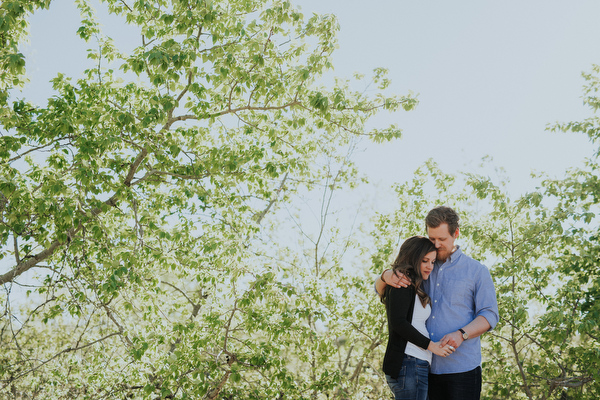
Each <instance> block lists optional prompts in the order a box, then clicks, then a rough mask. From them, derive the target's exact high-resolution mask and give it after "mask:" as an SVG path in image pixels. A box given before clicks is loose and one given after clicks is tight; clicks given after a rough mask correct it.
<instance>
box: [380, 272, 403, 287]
mask: <svg viewBox="0 0 600 400" xmlns="http://www.w3.org/2000/svg"><path fill="white" fill-rule="evenodd" d="M381 275H382V276H383V279H384V283H386V284H388V285H390V286H393V287H395V288H399V287H408V285H410V279H408V277H407V276H406V275H404V274H403V273H402V272H398V271H396V272H395V273H394V270H391V269H387V270H385V272H384V273H383V274H381Z"/></svg>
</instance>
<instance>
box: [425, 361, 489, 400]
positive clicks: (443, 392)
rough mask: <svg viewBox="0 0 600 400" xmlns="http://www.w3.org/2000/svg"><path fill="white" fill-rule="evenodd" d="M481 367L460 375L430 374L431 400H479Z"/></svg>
mask: <svg viewBox="0 0 600 400" xmlns="http://www.w3.org/2000/svg"><path fill="white" fill-rule="evenodd" d="M480 396H481V367H477V368H475V369H474V370H472V371H468V372H461V373H459V374H441V375H437V374H429V400H479V398H480Z"/></svg>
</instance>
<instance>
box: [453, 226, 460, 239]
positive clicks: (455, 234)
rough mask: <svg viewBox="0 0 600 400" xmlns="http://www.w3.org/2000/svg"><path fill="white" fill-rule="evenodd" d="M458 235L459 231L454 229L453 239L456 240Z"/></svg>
mask: <svg viewBox="0 0 600 400" xmlns="http://www.w3.org/2000/svg"><path fill="white" fill-rule="evenodd" d="M459 234H460V229H459V228H456V232H454V235H453V236H454V239H458V235H459Z"/></svg>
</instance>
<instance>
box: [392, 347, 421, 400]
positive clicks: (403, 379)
mask: <svg viewBox="0 0 600 400" xmlns="http://www.w3.org/2000/svg"><path fill="white" fill-rule="evenodd" d="M428 378H429V363H428V362H427V361H425V360H421V359H419V358H415V357H412V356H407V355H405V356H404V361H403V362H402V369H400V373H399V374H398V377H397V378H396V379H394V378H392V377H391V376H389V375H386V376H385V379H386V380H387V383H388V386H389V387H390V389H392V393H394V399H396V400H427V386H428Z"/></svg>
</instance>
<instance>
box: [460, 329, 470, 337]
mask: <svg viewBox="0 0 600 400" xmlns="http://www.w3.org/2000/svg"><path fill="white" fill-rule="evenodd" d="M458 330H459V331H460V333H462V337H463V340H467V339H468V338H469V334H468V333H467V332H465V331H464V330H463V329H462V328H458Z"/></svg>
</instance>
